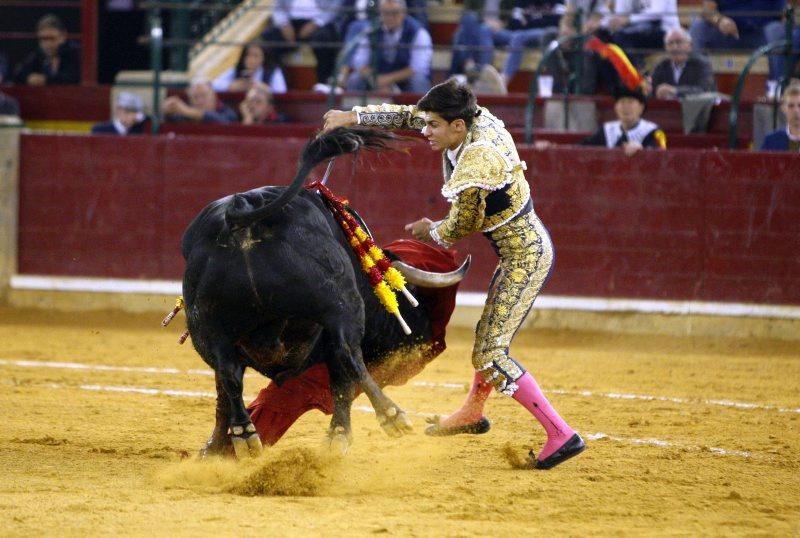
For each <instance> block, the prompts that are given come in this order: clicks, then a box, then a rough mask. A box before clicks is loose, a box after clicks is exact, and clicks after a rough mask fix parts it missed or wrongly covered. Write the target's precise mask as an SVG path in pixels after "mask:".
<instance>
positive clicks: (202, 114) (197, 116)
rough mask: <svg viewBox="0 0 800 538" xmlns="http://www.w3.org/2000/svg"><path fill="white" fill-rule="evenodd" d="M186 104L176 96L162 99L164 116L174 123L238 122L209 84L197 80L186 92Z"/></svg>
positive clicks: (233, 113) (234, 114)
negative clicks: (187, 99)
mask: <svg viewBox="0 0 800 538" xmlns="http://www.w3.org/2000/svg"><path fill="white" fill-rule="evenodd" d="M186 95H187V97H188V98H189V102H188V103H187V102H186V101H184V100H183V99H181V98H180V97H178V96H177V95H171V96H169V97H167V98H166V99H164V104H163V105H162V109H163V111H164V115H165V116H167V117H168V118H169V119H171V120H174V121H196V122H202V123H233V122H236V121H238V120H239V118H238V117H237V116H236V112H234V111H233V109H232V108H231V107H229V106H227V105H226V104H225V103H223V102H222V101H220V100H219V98H218V97H217V94H216V92H214V89H213V88H212V87H211V82H209V81H208V80H205V79H197V80H195V81H193V82H192V84H191V86H189V89H188V90H186Z"/></svg>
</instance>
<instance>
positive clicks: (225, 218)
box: [182, 129, 467, 457]
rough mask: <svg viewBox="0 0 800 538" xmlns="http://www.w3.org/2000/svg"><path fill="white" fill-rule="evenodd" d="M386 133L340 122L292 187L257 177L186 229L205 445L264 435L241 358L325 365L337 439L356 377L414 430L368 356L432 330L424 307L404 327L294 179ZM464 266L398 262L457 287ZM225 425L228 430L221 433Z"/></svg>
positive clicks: (252, 441)
mask: <svg viewBox="0 0 800 538" xmlns="http://www.w3.org/2000/svg"><path fill="white" fill-rule="evenodd" d="M390 138H391V136H390V135H388V134H386V133H383V132H380V131H371V130H363V129H337V130H335V131H332V132H331V133H328V134H325V135H322V136H320V137H318V138H316V139H314V140H312V141H310V142H309V143H308V144H307V145H306V147H305V149H304V151H303V155H302V157H301V160H300V163H299V167H298V171H297V174H296V175H295V178H294V180H293V181H292V183H291V185H289V186H288V187H262V188H259V189H254V190H252V191H248V192H246V193H242V194H237V195H233V196H227V197H225V198H222V199H220V200H217V201H215V202H212V203H211V204H209V205H208V206H206V207H205V208H204V209H203V210H202V211H201V212H200V214H199V215H198V216H197V217H195V219H194V220H193V221H192V223H191V224H190V225H189V227H188V228H187V230H186V232H185V234H184V237H183V241H182V251H183V256H184V258H185V260H186V270H185V273H184V278H183V295H184V299H185V301H186V314H187V323H188V328H189V333H190V335H191V338H192V342H193V344H194V347H195V349H196V350H197V352H198V353H199V354H200V356H201V357H202V358H203V360H204V361H205V362H206V363H207V364H208V365H209V366H211V367H212V368H213V369H214V374H215V382H216V389H217V408H216V423H215V427H214V431H213V433H212V435H211V438H210V439H209V440H208V443H207V444H206V447H205V449H204V453H206V454H208V453H220V452H223V451H224V450H226V445H227V443H229V442H231V443H232V444H233V448H234V450H235V452H236V454H237V456H239V457H242V456H246V455H247V454H248V453H249V454H253V455H255V454H257V453H259V452H260V450H261V441H260V439H259V437H258V434H257V433H256V428H255V426H254V425H253V423H252V422H251V419H250V416H249V415H248V412H247V410H246V408H245V406H244V401H243V399H242V379H243V375H244V370H245V368H247V367H250V368H253V369H254V370H256V371H258V372H260V373H261V374H263V375H265V376H267V377H269V378H271V379H272V380H273V381H275V382H277V383H281V382H282V381H284V380H287V379H291V378H293V377H296V376H297V375H299V374H301V373H302V372H304V371H305V370H307V369H308V368H309V367H311V366H312V365H315V364H318V363H324V364H325V365H326V366H327V370H328V373H329V382H330V390H331V395H332V397H333V413H332V418H331V423H330V427H329V429H328V436H329V438H330V440H331V443H332V444H334V443H335V444H336V445H338V446H339V447H340V448H342V449H343V450H346V448H347V446H349V443H350V442H351V439H352V434H351V427H350V408H351V404H352V401H353V398H354V397H355V395H356V393H357V389H358V388H360V389H361V390H363V391H364V393H365V394H366V395H367V397H368V398H369V400H370V402H371V403H372V406H373V407H374V409H375V412H376V415H377V419H378V422H379V423H380V425H381V426H382V427H383V429H384V430H385V431H386V432H387V433H388V434H389V435H391V436H400V435H402V434H404V433H406V432H408V431H410V429H411V424H410V421H409V420H408V418H407V417H406V415H405V413H404V412H403V411H402V410H401V409H400V408H399V407H398V406H397V405H396V404H395V403H394V402H393V401H392V400H391V399H389V398H388V397H387V396H386V395H385V394H384V393H383V391H382V390H381V389H380V387H379V385H378V384H377V383H376V382H375V380H374V379H373V378H372V376H371V375H370V373H369V371H368V370H367V367H366V364H365V362H366V363H370V362H378V361H381V360H384V359H385V358H386V357H387V356H388V355H389V354H391V352H393V351H398V350H401V349H403V348H405V347H410V346H413V345H414V344H419V343H420V342H421V341H427V342H430V341H431V323H430V319H429V318H428V316H427V314H426V309H425V308H424V305H422V306H423V308H416V309H414V308H409V306H408V305H407V304H406V301H405V300H404V299H403V298H400V304H401V311H402V314H403V316H404V318H405V319H406V322H407V323H408V325H409V326H410V327H411V329H412V333H411V335H410V336H406V335H405V334H404V333H403V331H402V329H401V328H400V326H399V324H398V323H397V320H396V319H395V318H394V317H393V316H391V315H390V314H388V313H387V312H386V311H385V310H384V308H383V307H382V306H381V305H380V303H379V302H378V300H377V298H376V297H375V295H374V294H373V292H372V288H371V286H370V283H369V281H368V279H367V277H366V276H365V275H364V274H363V272H362V271H361V269H360V262H359V260H358V258H357V257H356V255H355V254H354V252H353V250H352V249H351V248H350V247H349V246H348V241H347V239H346V238H345V236H344V234H343V232H342V230H341V228H340V227H339V225H338V224H337V222H336V220H335V219H334V218H333V216H332V215H331V212H330V211H329V210H328V209H327V208H326V207H325V205H324V202H323V201H322V198H321V197H320V196H319V195H318V194H316V193H312V192H309V191H307V190H304V189H303V188H302V185H303V183H304V181H305V178H306V177H307V176H308V174H309V172H310V171H311V169H312V168H313V167H314V166H316V165H317V164H319V163H320V162H323V161H325V160H327V159H329V158H331V157H335V156H336V155H340V154H343V153H349V152H354V151H357V150H359V149H361V148H366V149H384V148H385V143H386V141H387V140H389V139H390ZM466 265H467V264H466V263H465V264H464V266H462V268H461V269H460V270H457V271H454V272H451V273H448V274H443V275H435V274H431V273H426V272H423V271H416V270H414V268H411V267H407V266H406V267H404V268H403V269H405V271H404V272H405V273H406V276H407V279H408V280H409V283H410V285H409V289H410V290H411V291H412V293H414V290H415V286H414V285H413V283H417V284H422V285H428V284H431V285H433V286H453V285H456V284H457V282H458V281H459V280H460V279H461V278H462V277H463V274H464V272H465V271H466ZM229 430H230V437H228V432H229Z"/></svg>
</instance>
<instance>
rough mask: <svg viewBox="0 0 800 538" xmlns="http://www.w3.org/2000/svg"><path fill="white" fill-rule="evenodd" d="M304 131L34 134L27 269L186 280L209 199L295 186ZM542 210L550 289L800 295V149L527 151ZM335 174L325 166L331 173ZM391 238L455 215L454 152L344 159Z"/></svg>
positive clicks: (708, 296)
mask: <svg viewBox="0 0 800 538" xmlns="http://www.w3.org/2000/svg"><path fill="white" fill-rule="evenodd" d="M304 143H305V139H302V138H286V139H275V138H271V139H268V140H264V139H256V138H243V137H221V136H220V137H197V136H172V137H167V136H160V137H139V138H135V137H133V138H117V137H103V136H95V137H88V136H46V135H24V136H23V137H22V143H21V155H22V156H21V163H20V236H19V268H20V273H22V274H46V275H71V276H107V277H120V278H167V279H173V278H179V277H180V275H181V272H182V270H183V260H182V259H181V256H180V250H179V244H180V239H181V234H182V231H183V229H184V228H185V226H186V225H187V224H188V222H189V221H190V220H191V218H192V217H193V216H194V215H195V214H196V213H197V212H198V211H199V210H200V209H201V208H202V207H203V206H204V205H205V204H206V203H208V202H210V201H211V200H214V199H216V198H219V197H221V196H223V195H225V194H229V193H231V192H236V191H241V190H245V189H249V188H253V187H256V186H259V185H264V184H286V183H288V182H289V180H290V178H291V175H292V173H293V172H294V169H295V166H296V159H297V156H298V154H299V151H300V148H301V147H302V146H303V144H304ZM521 153H522V156H523V158H524V159H525V160H527V162H528V169H529V173H528V176H529V178H530V179H531V180H532V183H533V192H534V200H535V206H536V211H537V213H538V214H539V215H540V216H541V217H542V219H543V221H544V222H545V224H546V225H547V227H548V228H549V229H550V231H551V234H552V236H553V240H554V242H555V245H556V252H557V255H556V267H555V271H554V274H553V276H552V278H551V280H550V282H549V283H548V284H547V287H546V289H545V292H546V293H548V294H558V295H584V296H596V297H631V298H649V299H674V300H703V301H732V302H751V303H772V304H794V305H798V304H800V172H798V171H799V170H800V155H790V154H777V153H772V154H768V153H747V152H727V151H725V152H718V151H688V150H673V151H669V152H651V151H645V152H641V153H640V154H638V155H636V156H634V157H633V158H627V157H625V156H624V155H623V154H622V153H621V152H618V151H607V150H603V149H594V148H581V149H577V148H554V149H551V150H548V151H534V150H532V149H523V150H522V151H521ZM321 173H322V170H321V169H320V170H317V171H316V174H315V175H316V177H318V176H319V175H321ZM329 185H330V186H331V188H333V189H334V190H335V191H336V192H338V193H340V194H343V195H346V196H348V197H349V198H350V200H351V202H352V204H353V206H354V207H355V208H356V209H358V210H359V212H360V213H361V214H362V216H363V217H364V218H365V220H366V222H367V223H368V225H369V226H370V228H371V229H372V231H373V233H374V235H375V237H376V239H377V241H378V242H379V243H386V242H389V241H391V240H393V239H395V238H398V237H403V236H405V232H404V231H403V224H405V223H406V222H409V221H411V220H414V219H416V218H418V217H421V216H426V215H427V216H429V217H431V218H439V217H441V216H443V215H444V213H445V211H446V209H447V205H446V203H445V202H444V200H443V199H442V197H441V195H440V194H439V192H438V191H439V188H440V185H441V171H440V161H439V156H438V155H436V154H434V153H432V152H430V151H429V150H428V149H427V148H426V147H424V146H422V145H421V144H415V143H410V153H409V154H405V153H387V154H381V155H369V156H364V157H363V158H362V159H361V161H360V163H359V165H358V166H357V167H355V166H353V161H352V159H350V158H349V157H348V158H341V159H339V160H338V161H337V164H336V167H335V169H334V173H333V174H332V177H331V181H330V183H329ZM458 247H459V249H460V251H461V252H462V253H466V252H471V253H473V255H474V256H475V262H476V263H475V265H474V269H473V270H472V272H471V274H470V276H469V277H468V279H467V281H466V282H465V285H464V287H463V289H465V290H471V291H483V290H484V289H485V287H486V285H487V283H488V279H489V276H490V273H491V270H492V269H493V266H494V263H495V259H494V255H493V253H492V252H491V250H490V249H489V247H488V244H487V242H486V241H485V240H484V239H483V238H482V237H480V236H477V237H475V238H473V239H470V240H468V241H465V242H463V244H459V245H458Z"/></svg>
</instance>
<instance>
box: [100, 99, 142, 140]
mask: <svg viewBox="0 0 800 538" xmlns="http://www.w3.org/2000/svg"><path fill="white" fill-rule="evenodd" d="M144 120H145V115H144V103H143V102H142V98H141V97H139V96H138V95H136V94H135V93H130V92H120V94H119V95H118V96H117V104H116V106H115V107H114V119H112V120H111V121H107V122H104V123H97V124H95V125H94V126H93V127H92V134H111V135H120V136H126V135H133V134H142V133H143V132H144Z"/></svg>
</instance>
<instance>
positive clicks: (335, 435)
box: [328, 426, 353, 456]
mask: <svg viewBox="0 0 800 538" xmlns="http://www.w3.org/2000/svg"><path fill="white" fill-rule="evenodd" d="M352 442H353V436H352V435H351V434H350V433H348V432H347V430H345V428H344V426H336V427H335V428H333V429H332V430H328V449H329V450H330V451H331V453H333V454H338V455H342V456H344V455H345V454H347V451H348V450H350V445H351V444H352Z"/></svg>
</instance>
